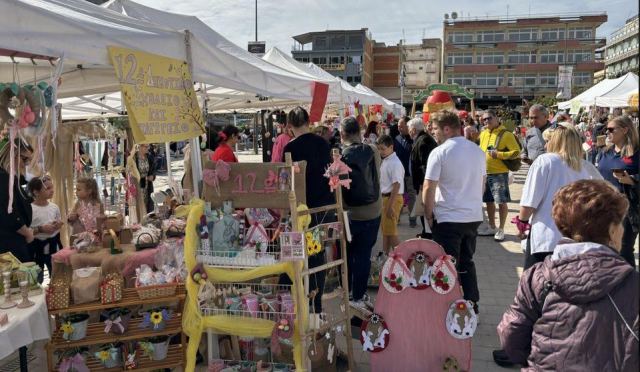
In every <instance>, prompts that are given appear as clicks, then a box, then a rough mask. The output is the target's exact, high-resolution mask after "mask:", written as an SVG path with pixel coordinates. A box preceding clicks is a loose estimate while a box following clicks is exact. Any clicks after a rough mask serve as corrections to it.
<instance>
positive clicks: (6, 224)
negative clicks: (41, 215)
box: [0, 138, 33, 262]
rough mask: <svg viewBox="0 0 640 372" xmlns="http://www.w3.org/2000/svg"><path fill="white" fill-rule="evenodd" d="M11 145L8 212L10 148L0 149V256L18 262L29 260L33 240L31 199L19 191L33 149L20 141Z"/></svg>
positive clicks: (19, 139) (25, 193)
mask: <svg viewBox="0 0 640 372" xmlns="http://www.w3.org/2000/svg"><path fill="white" fill-rule="evenodd" d="M13 145H14V150H13V152H14V156H13V161H14V167H15V168H14V169H15V172H16V174H15V175H14V176H13V199H12V201H11V207H12V208H11V212H9V210H8V207H9V199H10V195H9V181H10V179H11V175H10V170H11V146H10V144H9V143H8V142H7V143H5V144H4V146H2V148H1V149H0V221H2V223H0V253H5V252H11V253H12V254H13V255H14V256H15V257H16V258H17V259H18V260H20V261H21V262H28V261H31V259H30V258H29V251H28V248H27V244H29V243H31V242H32V241H33V230H32V229H31V228H30V227H29V226H30V225H31V200H30V199H29V197H28V196H27V192H26V191H25V190H24V189H23V188H22V185H24V184H26V180H25V178H24V174H25V170H26V167H27V166H28V165H29V163H30V162H31V159H32V158H33V149H32V148H31V146H30V145H29V144H28V143H26V142H25V141H24V140H22V139H21V138H16V139H15V140H14V142H13Z"/></svg>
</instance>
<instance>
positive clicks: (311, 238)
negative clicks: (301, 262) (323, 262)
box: [304, 229, 322, 256]
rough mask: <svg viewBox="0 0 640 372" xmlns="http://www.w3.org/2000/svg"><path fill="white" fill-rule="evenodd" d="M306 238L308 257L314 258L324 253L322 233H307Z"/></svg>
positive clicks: (313, 231)
mask: <svg viewBox="0 0 640 372" xmlns="http://www.w3.org/2000/svg"><path fill="white" fill-rule="evenodd" d="M304 236H305V239H306V241H307V255H309V256H313V255H315V254H318V253H320V252H322V242H321V239H320V231H319V230H318V229H313V230H312V231H307V232H306V233H305V234H304Z"/></svg>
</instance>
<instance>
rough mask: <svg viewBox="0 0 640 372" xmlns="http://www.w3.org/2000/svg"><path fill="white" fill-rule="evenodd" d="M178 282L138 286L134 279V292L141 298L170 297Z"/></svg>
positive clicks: (174, 292)
mask: <svg viewBox="0 0 640 372" xmlns="http://www.w3.org/2000/svg"><path fill="white" fill-rule="evenodd" d="M177 288H178V283H167V284H159V285H148V286H140V284H139V283H138V281H137V280H136V292H138V297H140V299H141V300H146V299H148V298H156V297H170V296H173V295H175V294H176V289H177Z"/></svg>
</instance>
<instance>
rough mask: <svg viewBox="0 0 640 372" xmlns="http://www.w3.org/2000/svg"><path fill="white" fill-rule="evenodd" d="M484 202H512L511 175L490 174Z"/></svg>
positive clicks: (483, 197)
mask: <svg viewBox="0 0 640 372" xmlns="http://www.w3.org/2000/svg"><path fill="white" fill-rule="evenodd" d="M482 201H483V202H485V203H496V204H503V203H508V202H510V201H511V194H510V193H509V173H508V172H507V173H496V174H488V175H487V182H486V184H485V188H484V195H483V196H482Z"/></svg>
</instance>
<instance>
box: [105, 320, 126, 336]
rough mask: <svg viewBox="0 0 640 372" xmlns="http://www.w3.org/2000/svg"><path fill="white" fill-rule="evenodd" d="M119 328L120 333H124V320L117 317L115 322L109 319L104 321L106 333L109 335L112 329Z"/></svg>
mask: <svg viewBox="0 0 640 372" xmlns="http://www.w3.org/2000/svg"><path fill="white" fill-rule="evenodd" d="M114 325H115V326H118V328H120V333H124V326H123V325H122V318H120V317H117V318H116V319H115V320H111V319H107V320H105V321H104V333H109V331H111V327H113V326H114Z"/></svg>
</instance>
